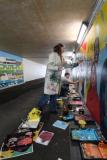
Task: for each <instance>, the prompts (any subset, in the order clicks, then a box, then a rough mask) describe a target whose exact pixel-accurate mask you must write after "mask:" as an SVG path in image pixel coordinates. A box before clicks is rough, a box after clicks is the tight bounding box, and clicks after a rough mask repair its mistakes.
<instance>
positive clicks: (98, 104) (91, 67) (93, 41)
mask: <svg viewBox="0 0 107 160" xmlns="http://www.w3.org/2000/svg"><path fill="white" fill-rule="evenodd" d="M81 51H82V53H83V54H84V55H85V58H86V63H87V66H88V67H87V68H88V70H87V75H88V74H90V78H87V77H86V78H85V79H84V84H85V85H84V96H85V99H86V104H87V107H88V109H89V110H90V112H91V114H92V116H93V117H94V119H95V120H96V121H97V122H98V123H99V124H100V125H101V128H102V130H103V131H104V133H105V134H106V137H107V1H105V2H104V3H103V5H102V7H101V9H100V10H99V11H98V13H97V14H96V17H95V20H94V23H93V25H92V28H91V29H90V31H89V33H88V35H87V36H86V38H85V40H84V42H83V44H82V47H81Z"/></svg>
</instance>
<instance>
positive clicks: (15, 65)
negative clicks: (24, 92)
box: [0, 51, 24, 89]
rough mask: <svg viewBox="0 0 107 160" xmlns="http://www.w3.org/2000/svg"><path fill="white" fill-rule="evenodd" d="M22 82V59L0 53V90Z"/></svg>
mask: <svg viewBox="0 0 107 160" xmlns="http://www.w3.org/2000/svg"><path fill="white" fill-rule="evenodd" d="M23 82H24V78H23V65H22V58H20V57H18V56H14V55H12V54H8V53H6V52H2V51H0V89H4V88H7V87H9V86H13V85H18V84H20V83H23Z"/></svg>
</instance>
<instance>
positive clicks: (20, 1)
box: [0, 0, 96, 61]
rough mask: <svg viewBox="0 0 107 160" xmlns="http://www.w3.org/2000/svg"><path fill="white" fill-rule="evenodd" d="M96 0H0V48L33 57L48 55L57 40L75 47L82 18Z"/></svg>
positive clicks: (39, 57)
mask: <svg viewBox="0 0 107 160" xmlns="http://www.w3.org/2000/svg"><path fill="white" fill-rule="evenodd" d="M95 2H96V0H0V50H3V51H7V52H10V53H14V54H16V55H20V56H23V57H25V58H28V59H30V60H34V61H35V60H36V58H38V61H39V59H41V58H44V59H45V58H47V57H48V54H49V53H50V52H51V51H52V48H53V46H54V45H55V44H57V43H59V42H61V43H63V44H65V46H66V48H67V50H69V49H70V50H72V48H73V45H74V42H75V40H76V38H77V34H78V32H79V29H80V25H81V22H82V21H83V20H87V19H88V18H89V16H90V14H91V12H92V10H93V7H94V5H95Z"/></svg>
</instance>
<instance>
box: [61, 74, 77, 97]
mask: <svg viewBox="0 0 107 160" xmlns="http://www.w3.org/2000/svg"><path fill="white" fill-rule="evenodd" d="M77 83H79V81H72V79H71V78H70V73H68V72H66V73H65V76H64V77H62V78H61V92H60V96H61V97H64V96H66V95H67V93H68V91H69V84H77Z"/></svg>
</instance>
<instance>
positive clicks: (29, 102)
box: [0, 86, 81, 160]
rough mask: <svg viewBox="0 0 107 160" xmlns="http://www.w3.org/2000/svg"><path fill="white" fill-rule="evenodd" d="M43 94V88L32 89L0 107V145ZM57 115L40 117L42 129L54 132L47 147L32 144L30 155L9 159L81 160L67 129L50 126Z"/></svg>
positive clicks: (77, 144) (78, 149)
mask: <svg viewBox="0 0 107 160" xmlns="http://www.w3.org/2000/svg"><path fill="white" fill-rule="evenodd" d="M42 93H43V86H41V87H40V88H38V89H33V90H31V91H29V92H27V93H25V94H23V95H21V96H19V97H17V98H16V99H13V100H11V101H9V102H8V103H5V104H1V105H0V115H1V116H0V121H1V126H0V144H2V142H3V139H4V137H6V135H7V134H10V133H12V132H14V131H15V130H17V128H18V126H19V125H20V123H21V122H22V119H25V118H26V116H27V113H28V112H29V111H30V110H31V109H32V108H33V107H36V106H37V102H38V99H39V98H40V96H41V95H42ZM58 116H59V115H58V114H50V113H49V112H48V111H46V112H45V113H44V114H43V115H42V119H41V121H42V122H44V126H43V129H44V130H47V131H51V132H54V137H53V139H52V140H51V142H50V143H49V145H48V146H43V145H40V144H36V143H34V145H33V146H34V151H33V153H31V154H28V155H24V156H20V157H16V158H11V159H12V160H13V159H16V160H22V159H25V160H36V159H37V160H58V158H60V159H62V160H71V159H72V160H81V154H80V148H79V143H78V142H75V143H73V142H71V138H70V136H69V128H67V129H66V130H61V129H58V128H55V127H53V126H52V124H53V123H54V122H55V121H56V120H57V119H58Z"/></svg>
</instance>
